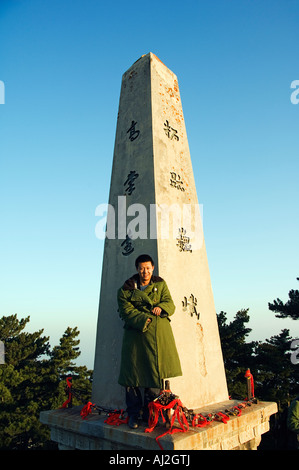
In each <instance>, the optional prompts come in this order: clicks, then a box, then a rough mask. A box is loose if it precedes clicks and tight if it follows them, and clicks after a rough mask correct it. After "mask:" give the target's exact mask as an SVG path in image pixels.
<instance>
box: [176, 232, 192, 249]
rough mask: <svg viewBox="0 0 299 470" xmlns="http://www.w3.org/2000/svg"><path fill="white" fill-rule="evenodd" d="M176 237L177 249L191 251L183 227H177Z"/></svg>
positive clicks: (188, 239)
mask: <svg viewBox="0 0 299 470" xmlns="http://www.w3.org/2000/svg"><path fill="white" fill-rule="evenodd" d="M176 239H177V244H176V246H178V248H179V251H189V252H190V253H192V250H191V245H190V238H189V237H186V230H185V229H184V228H183V227H181V228H180V229H179V236H178V237H177V238H176Z"/></svg>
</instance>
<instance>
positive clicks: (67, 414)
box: [40, 400, 277, 452]
mask: <svg viewBox="0 0 299 470" xmlns="http://www.w3.org/2000/svg"><path fill="white" fill-rule="evenodd" d="M237 403H239V402H236V401H234V400H227V401H224V402H221V403H217V404H214V405H210V406H206V407H203V408H201V409H200V410H197V411H198V412H200V413H202V414H203V415H207V414H208V413H216V412H219V410H225V409H226V408H228V407H229V408H230V407H232V406H234V404H237ZM81 409H82V407H74V408H70V409H59V410H51V411H43V412H42V413H41V414H40V420H41V422H42V423H44V424H46V425H47V426H49V427H50V429H51V439H52V440H53V441H54V442H57V443H58V446H59V449H61V450H75V449H78V450H111V451H122V450H130V451H137V450H138V451H142V450H144V451H147V450H151V451H157V452H159V451H160V448H159V445H158V444H157V441H156V438H157V437H159V436H160V435H161V434H163V433H165V432H166V429H165V427H164V425H160V426H157V427H156V428H155V429H154V430H153V432H151V433H145V429H146V426H145V425H141V426H139V428H138V429H130V428H129V427H128V426H127V425H126V424H121V425H119V426H115V425H109V424H106V423H104V421H105V419H106V418H107V416H106V415H99V414H98V413H93V414H90V415H88V416H87V418H86V419H82V417H81V416H80V411H81ZM276 412H277V405H276V403H271V402H259V403H257V404H252V405H251V406H250V407H247V408H244V409H243V410H242V414H241V416H231V417H230V419H229V421H227V423H223V422H219V421H213V422H211V423H210V424H208V425H207V426H206V427H203V428H193V427H190V428H189V430H188V431H187V432H178V433H175V434H171V435H170V434H168V435H166V436H164V437H162V438H161V439H159V442H160V444H161V446H162V447H163V450H164V451H181V450H183V451H190V450H256V449H257V447H258V445H259V444H260V441H261V436H262V434H263V433H265V432H267V431H268V430H269V418H270V416H271V415H272V414H274V413H276ZM178 428H179V426H178Z"/></svg>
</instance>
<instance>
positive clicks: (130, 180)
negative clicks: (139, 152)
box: [124, 170, 139, 196]
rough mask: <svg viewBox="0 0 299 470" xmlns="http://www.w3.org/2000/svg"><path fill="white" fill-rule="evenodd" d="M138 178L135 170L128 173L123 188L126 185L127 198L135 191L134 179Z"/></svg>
mask: <svg viewBox="0 0 299 470" xmlns="http://www.w3.org/2000/svg"><path fill="white" fill-rule="evenodd" d="M138 176H139V174H138V173H136V171H135V170H131V171H130V173H129V174H128V176H127V179H126V181H125V182H124V186H126V185H127V187H126V189H125V192H126V193H127V194H128V195H129V196H131V194H132V192H133V191H134V189H135V185H134V181H135V180H136V178H138Z"/></svg>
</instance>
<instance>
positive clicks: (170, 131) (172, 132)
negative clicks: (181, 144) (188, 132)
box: [164, 120, 180, 140]
mask: <svg viewBox="0 0 299 470" xmlns="http://www.w3.org/2000/svg"><path fill="white" fill-rule="evenodd" d="M164 132H165V134H166V135H167V137H168V138H169V139H170V140H180V138H179V136H178V135H177V133H178V131H177V130H176V129H174V128H173V127H171V125H170V124H169V121H167V120H166V121H165V122H164Z"/></svg>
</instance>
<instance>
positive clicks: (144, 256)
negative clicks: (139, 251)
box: [135, 255, 154, 269]
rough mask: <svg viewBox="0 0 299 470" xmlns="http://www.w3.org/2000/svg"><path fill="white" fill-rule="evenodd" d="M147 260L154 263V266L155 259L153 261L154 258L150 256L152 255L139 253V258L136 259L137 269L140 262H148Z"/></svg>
mask: <svg viewBox="0 0 299 470" xmlns="http://www.w3.org/2000/svg"><path fill="white" fill-rule="evenodd" d="M147 261H149V262H150V263H152V265H153V266H154V261H153V259H152V258H151V257H150V255H139V256H138V258H136V261H135V267H136V269H138V264H139V263H146V262H147Z"/></svg>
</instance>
